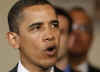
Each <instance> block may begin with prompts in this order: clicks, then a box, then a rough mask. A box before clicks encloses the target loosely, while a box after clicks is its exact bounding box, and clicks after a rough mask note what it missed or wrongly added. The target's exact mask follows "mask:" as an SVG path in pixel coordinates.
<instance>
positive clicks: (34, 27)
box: [29, 23, 41, 31]
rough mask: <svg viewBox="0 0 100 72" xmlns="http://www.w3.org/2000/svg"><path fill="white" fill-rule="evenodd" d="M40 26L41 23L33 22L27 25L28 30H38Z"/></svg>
mask: <svg viewBox="0 0 100 72" xmlns="http://www.w3.org/2000/svg"><path fill="white" fill-rule="evenodd" d="M40 28H41V23H35V24H32V25H30V26H29V29H30V31H34V30H39V29H40Z"/></svg>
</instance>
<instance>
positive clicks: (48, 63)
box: [42, 58, 56, 68]
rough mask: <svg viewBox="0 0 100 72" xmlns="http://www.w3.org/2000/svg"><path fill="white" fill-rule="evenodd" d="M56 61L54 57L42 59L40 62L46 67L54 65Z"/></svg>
mask: <svg viewBox="0 0 100 72" xmlns="http://www.w3.org/2000/svg"><path fill="white" fill-rule="evenodd" d="M55 63H56V58H53V59H48V60H44V62H43V63H42V65H43V66H44V67H45V68H47V67H51V66H53V65H55Z"/></svg>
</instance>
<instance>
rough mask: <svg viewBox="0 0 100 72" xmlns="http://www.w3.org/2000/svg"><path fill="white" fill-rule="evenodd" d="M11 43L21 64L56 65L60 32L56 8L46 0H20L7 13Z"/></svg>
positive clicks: (8, 34)
mask: <svg viewBox="0 0 100 72" xmlns="http://www.w3.org/2000/svg"><path fill="white" fill-rule="evenodd" d="M8 23H9V27H10V32H8V33H7V36H8V41H9V43H10V44H11V45H12V47H13V48H18V49H19V52H20V56H21V61H22V63H23V64H24V65H25V66H27V65H33V66H37V67H44V68H48V67H50V66H52V65H53V64H54V63H55V62H56V53H57V48H58V42H59V41H58V40H59V30H58V20H57V16H56V13H55V11H54V8H53V7H52V6H51V5H50V4H49V3H48V2H47V1H46V0H20V1H18V2H17V3H16V4H15V5H14V6H13V8H12V9H11V10H10V12H9V14H8Z"/></svg>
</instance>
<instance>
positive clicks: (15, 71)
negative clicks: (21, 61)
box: [9, 64, 63, 72]
mask: <svg viewBox="0 0 100 72" xmlns="http://www.w3.org/2000/svg"><path fill="white" fill-rule="evenodd" d="M17 67H18V64H17V65H16V67H15V68H13V69H12V70H11V71H9V72H17ZM54 72H63V71H61V70H59V69H58V68H56V67H54Z"/></svg>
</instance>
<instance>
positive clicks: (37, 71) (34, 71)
mask: <svg viewBox="0 0 100 72" xmlns="http://www.w3.org/2000/svg"><path fill="white" fill-rule="evenodd" d="M21 63H22V65H23V66H24V67H25V68H26V69H27V70H29V72H50V70H51V68H43V67H40V66H39V65H36V64H35V63H32V62H29V60H28V61H27V60H26V59H23V58H21Z"/></svg>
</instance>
